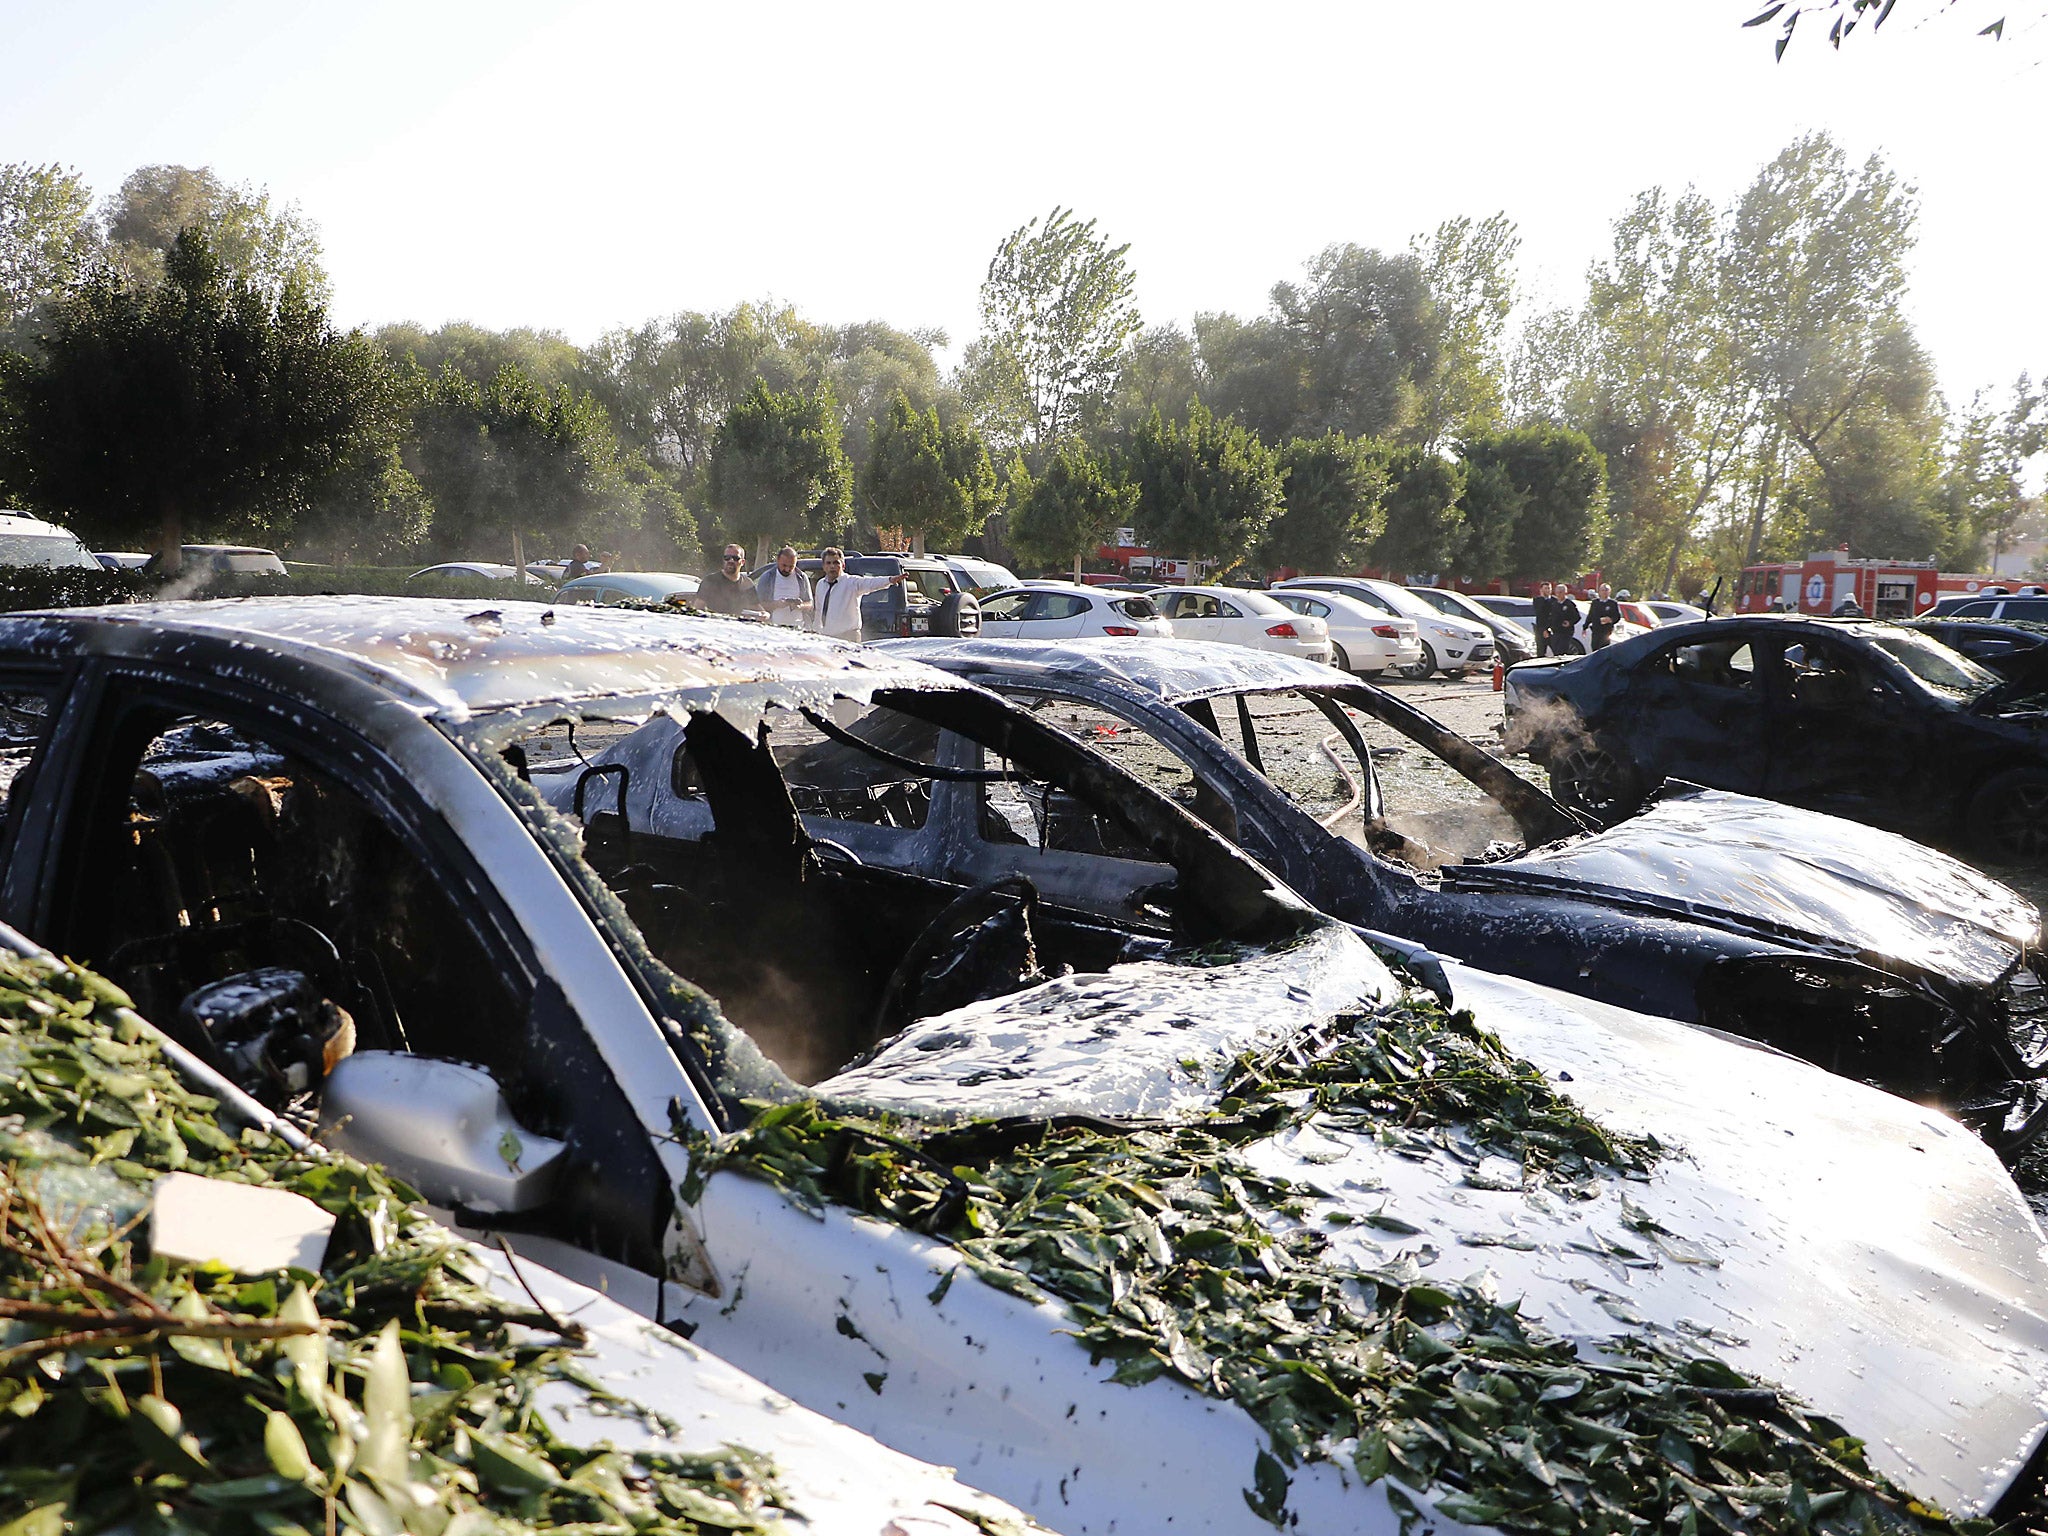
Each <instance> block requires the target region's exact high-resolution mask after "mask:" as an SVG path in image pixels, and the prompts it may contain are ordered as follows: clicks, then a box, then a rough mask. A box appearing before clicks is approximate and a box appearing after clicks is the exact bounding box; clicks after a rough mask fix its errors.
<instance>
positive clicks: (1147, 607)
mask: <svg viewBox="0 0 2048 1536" xmlns="http://www.w3.org/2000/svg"><path fill="white" fill-rule="evenodd" d="M1109 606H1110V607H1111V608H1112V609H1113V610H1114V611H1116V612H1117V613H1120V614H1122V615H1123V616H1124V617H1125V618H1127V619H1156V618H1158V617H1159V608H1158V605H1157V604H1155V603H1154V602H1153V601H1152V599H1151V598H1149V597H1115V598H1111V599H1110V602H1109Z"/></svg>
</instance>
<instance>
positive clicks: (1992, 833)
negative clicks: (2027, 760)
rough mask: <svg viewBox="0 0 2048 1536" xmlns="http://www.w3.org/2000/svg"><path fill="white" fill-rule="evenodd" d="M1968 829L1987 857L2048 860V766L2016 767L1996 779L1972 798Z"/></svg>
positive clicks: (2021, 861)
mask: <svg viewBox="0 0 2048 1536" xmlns="http://www.w3.org/2000/svg"><path fill="white" fill-rule="evenodd" d="M1968 830H1969V834H1970V841H1971V842H1972V843H1973V844H1975V845H1976V847H1977V849H1978V851H1979V852H1981V853H1983V854H1984V855H1985V856H1986V857H1987V858H1992V859H1999V860H2002V861H2004V862H2006V863H2009V864H2031V863H2036V862H2038V861H2040V860H2042V859H2048V769H2041V768H2014V769H2011V770H2010V771H2008V772H2005V773H2001V774H1999V775H1998V776H1997V777H1996V778H1994V779H1992V780H1991V781H1990V782H1989V783H1987V784H1986V785H1985V786H1984V787H1983V788H1982V789H1980V790H1978V791H1977V794H1976V797H1975V798H1974V799H1972V800H1971V801H1970V810H1969V817H1968Z"/></svg>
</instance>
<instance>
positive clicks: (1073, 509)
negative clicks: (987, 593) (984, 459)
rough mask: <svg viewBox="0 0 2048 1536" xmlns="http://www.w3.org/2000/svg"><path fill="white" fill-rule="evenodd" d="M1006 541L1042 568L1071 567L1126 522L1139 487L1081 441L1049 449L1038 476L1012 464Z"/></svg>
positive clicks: (1078, 566)
mask: <svg viewBox="0 0 2048 1536" xmlns="http://www.w3.org/2000/svg"><path fill="white" fill-rule="evenodd" d="M1011 504H1012V506H1013V507H1014V508H1015V510H1014V511H1013V512H1012V513H1011V515H1010V529H1009V540H1010V543H1011V545H1012V546H1013V547H1014V548H1015V549H1016V551H1017V553H1018V554H1019V555H1021V556H1022V557H1023V558H1024V559H1025V560H1027V561H1030V562H1032V563H1034V564H1037V565H1040V566H1043V567H1048V568H1052V567H1061V568H1063V567H1066V566H1068V565H1071V566H1072V567H1073V570H1074V573H1075V577H1076V579H1078V578H1079V575H1080V570H1081V561H1082V559H1083V558H1085V557H1086V556H1088V555H1091V554H1093V553H1094V552H1095V551H1096V549H1097V548H1099V547H1100V546H1101V545H1103V544H1104V543H1106V542H1108V539H1109V536H1110V534H1111V532H1112V531H1113V530H1115V529H1117V528H1120V527H1123V526H1125V525H1127V524H1128V523H1129V522H1130V520H1131V518H1132V516H1133V514H1134V513H1135V511H1136V509H1137V505H1138V491H1137V487H1135V486H1133V485H1131V484H1130V483H1129V482H1128V481H1125V480H1123V479H1121V478H1120V477H1119V476H1118V475H1117V474H1116V473H1115V471H1114V469H1113V468H1112V466H1110V465H1108V464H1105V463H1104V462H1103V461H1102V460H1100V459H1098V458H1096V457H1095V456H1094V455H1093V454H1091V453H1090V452H1089V451H1088V449H1087V447H1086V446H1085V445H1084V444H1082V443H1080V442H1068V443H1066V444H1064V445H1062V446H1061V447H1059V448H1057V449H1055V450H1054V452H1053V456H1052V460H1051V462H1050V463H1049V464H1047V465H1046V468H1045V473H1044V474H1042V475H1040V476H1038V477H1037V478H1036V479H1033V478H1031V477H1030V476H1029V475H1028V474H1024V473H1023V472H1022V471H1021V466H1013V474H1012V476H1011Z"/></svg>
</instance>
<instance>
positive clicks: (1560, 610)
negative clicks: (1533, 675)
mask: <svg viewBox="0 0 2048 1536" xmlns="http://www.w3.org/2000/svg"><path fill="white" fill-rule="evenodd" d="M1578 628H1579V605H1578V604H1577V603H1575V602H1573V601H1572V584H1571V583H1570V582H1568V581H1560V582H1559V583H1558V584H1557V587H1556V592H1555V596H1554V597H1553V598H1552V599H1551V608H1550V654H1551V655H1553V656H1576V655H1578V654H1579V653H1580V651H1581V649H1582V647H1581V646H1580V645H1579V636H1578Z"/></svg>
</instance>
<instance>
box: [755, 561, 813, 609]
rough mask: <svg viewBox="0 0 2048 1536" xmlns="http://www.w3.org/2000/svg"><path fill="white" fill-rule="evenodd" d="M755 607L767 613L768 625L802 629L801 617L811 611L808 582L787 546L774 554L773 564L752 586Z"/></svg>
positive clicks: (809, 580) (809, 584) (809, 582)
mask: <svg viewBox="0 0 2048 1536" xmlns="http://www.w3.org/2000/svg"><path fill="white" fill-rule="evenodd" d="M754 593H755V596H756V597H757V598H758V599H759V601H758V603H757V604H756V606H757V607H761V608H766V609H767V610H768V621H769V622H770V623H771V624H780V625H781V626H782V627H783V628H785V629H801V628H803V626H804V623H805V619H804V615H805V614H807V613H809V612H810V611H811V578H810V577H808V576H806V575H805V574H804V573H803V572H802V571H800V570H798V569H797V568H796V550H795V549H794V548H793V547H792V546H791V545H788V544H785V545H783V546H782V548H780V549H778V550H777V551H775V564H774V565H773V566H772V567H771V568H770V569H768V570H765V571H763V572H762V573H761V579H760V580H759V581H757V582H755V583H754Z"/></svg>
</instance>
